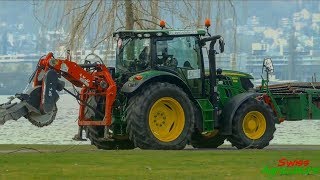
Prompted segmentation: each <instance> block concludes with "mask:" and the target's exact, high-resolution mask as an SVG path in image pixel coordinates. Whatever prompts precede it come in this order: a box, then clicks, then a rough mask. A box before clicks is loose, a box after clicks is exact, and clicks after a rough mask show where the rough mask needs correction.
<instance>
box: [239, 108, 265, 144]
mask: <svg viewBox="0 0 320 180" xmlns="http://www.w3.org/2000/svg"><path fill="white" fill-rule="evenodd" d="M242 129H243V132H244V133H245V134H246V136H247V137H248V138H250V139H254V140H256V139H259V138H260V137H261V136H262V135H263V134H264V133H265V132H266V129H267V122H266V119H265V117H264V116H263V114H261V113H260V112H258V111H250V112H249V113H248V114H246V116H245V117H244V119H243V123H242Z"/></svg>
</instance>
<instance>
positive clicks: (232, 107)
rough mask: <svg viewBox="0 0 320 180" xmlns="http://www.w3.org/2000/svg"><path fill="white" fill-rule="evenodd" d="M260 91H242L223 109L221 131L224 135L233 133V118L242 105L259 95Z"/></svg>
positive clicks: (220, 123) (220, 119)
mask: <svg viewBox="0 0 320 180" xmlns="http://www.w3.org/2000/svg"><path fill="white" fill-rule="evenodd" d="M258 95H259V94H258V93H241V94H238V95H236V96H234V97H232V98H231V99H230V100H229V102H228V103H227V104H226V105H225V106H224V108H223V110H222V116H221V118H219V121H220V122H219V125H220V128H219V132H220V134H222V135H231V134H232V119H233V117H234V115H235V114H236V111H237V110H238V108H239V107H240V105H241V104H242V103H243V102H245V101H246V100H248V99H249V98H253V97H256V96H258Z"/></svg>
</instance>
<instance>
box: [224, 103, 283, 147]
mask: <svg viewBox="0 0 320 180" xmlns="http://www.w3.org/2000/svg"><path fill="white" fill-rule="evenodd" d="M276 118H277V117H276V116H275V115H274V113H273V111H272V109H271V108H270V107H269V106H268V105H267V104H266V103H264V102H263V101H258V100H256V99H253V98H251V99H249V100H247V101H245V102H244V103H243V104H242V105H241V106H240V107H239V109H238V110H237V111H236V113H235V115H234V117H233V120H232V135H231V136H229V137H228V141H230V142H231V144H232V146H235V147H237V148H238V149H243V148H258V149H262V148H264V147H266V146H268V145H269V142H270V141H271V140H272V139H273V134H274V132H275V130H276V128H275V122H276Z"/></svg>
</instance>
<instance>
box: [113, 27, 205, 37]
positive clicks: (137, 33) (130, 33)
mask: <svg viewBox="0 0 320 180" xmlns="http://www.w3.org/2000/svg"><path fill="white" fill-rule="evenodd" d="M205 34H206V30H204V29H197V30H190V29H188V30H186V29H157V30H121V31H116V32H115V33H113V36H116V35H118V36H120V37H122V38H123V37H140V38H141V37H146V38H147V37H150V36H184V35H200V36H204V35H205Z"/></svg>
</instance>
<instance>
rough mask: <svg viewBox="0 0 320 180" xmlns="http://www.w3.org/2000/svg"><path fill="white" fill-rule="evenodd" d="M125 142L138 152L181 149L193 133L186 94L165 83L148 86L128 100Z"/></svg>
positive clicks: (191, 110)
mask: <svg viewBox="0 0 320 180" xmlns="http://www.w3.org/2000/svg"><path fill="white" fill-rule="evenodd" d="M125 118H126V122H127V132H128V134H129V138H130V140H131V141H133V142H134V144H135V145H136V146H137V147H139V148H141V149H183V148H184V147H185V146H186V144H187V142H188V141H189V140H190V136H191V134H192V130H193V128H192V127H193V124H194V111H193V106H192V103H191V101H190V99H189V98H188V96H187V94H186V93H185V92H184V91H183V90H182V89H181V88H179V87H178V86H176V85H173V84H169V83H160V82H158V83H152V84H150V85H148V86H147V87H146V88H145V89H143V91H140V92H139V93H138V94H136V96H134V97H132V98H131V99H130V100H129V104H128V108H127V114H126V117H125Z"/></svg>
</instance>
